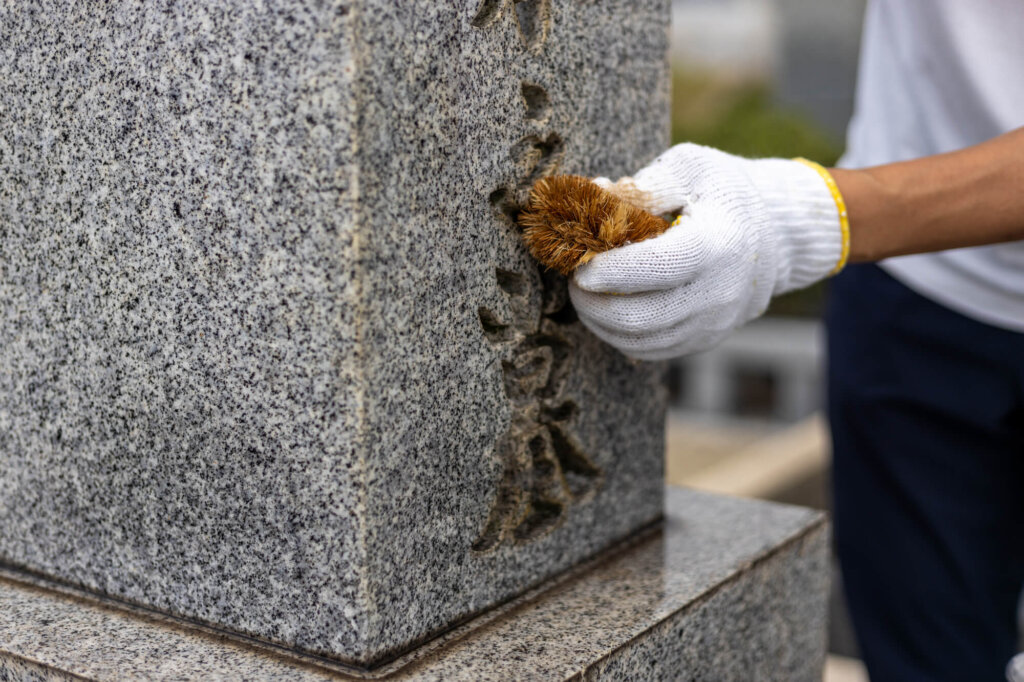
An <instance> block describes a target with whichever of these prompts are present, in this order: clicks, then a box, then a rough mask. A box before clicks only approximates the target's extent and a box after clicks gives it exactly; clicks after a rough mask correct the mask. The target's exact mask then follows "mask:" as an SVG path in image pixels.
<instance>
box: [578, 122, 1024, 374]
mask: <svg viewBox="0 0 1024 682" xmlns="http://www.w3.org/2000/svg"><path fill="white" fill-rule="evenodd" d="M1022 164H1024V131H1021V130H1018V131H1015V132H1013V133H1009V134H1007V135H1004V136H1001V137H999V138H995V139H994V140H992V141H990V142H986V143H984V144H982V145H978V146H976V147H972V148H969V149H966V150H963V151H960V152H954V153H952V154H943V155H937V156H933V157H926V158H924V159H919V160H917V161H910V162H904V163H897V164H889V165H885V166H878V167H875V168H870V169H864V170H858V171H847V170H833V171H832V173H831V175H832V177H834V178H835V182H836V184H837V185H838V187H839V189H840V194H841V195H842V197H843V198H844V199H845V206H846V209H847V215H848V218H849V221H848V226H849V229H848V230H846V231H845V234H844V230H843V225H842V222H843V221H842V220H840V215H839V210H838V208H837V204H836V202H835V201H834V199H833V195H832V193H831V192H830V191H829V189H828V186H827V184H826V182H825V180H824V179H823V177H828V174H827V173H825V174H824V175H822V174H820V173H819V172H816V171H815V170H813V169H811V168H809V167H807V166H806V165H804V164H801V163H798V162H796V161H790V160H784V159H759V160H751V159H742V158H740V157H736V156H732V155H729V154H725V153H724V152H721V151H718V150H715V149H710V148H707V147H700V146H697V145H690V144H684V145H677V146H676V147H673V148H672V149H670V150H668V151H667V152H665V153H664V154H662V155H661V156H660V157H658V159H656V160H655V161H654V162H653V163H651V164H650V165H649V166H647V167H645V168H644V169H642V170H641V171H639V172H638V173H637V174H636V175H635V176H634V177H632V178H624V179H622V180H620V181H619V183H616V185H614V186H612V189H613V191H614V190H615V189H616V188H624V189H626V190H628V192H627V193H629V194H632V195H634V196H635V191H637V190H638V191H639V192H640V193H642V194H643V195H644V196H646V197H647V198H648V203H647V206H646V207H647V208H648V209H649V210H651V211H652V212H654V213H666V212H671V211H676V210H680V209H681V210H682V217H681V218H680V219H679V221H678V223H677V224H676V225H674V226H673V227H672V228H671V229H669V230H668V231H667V232H666V233H665V234H663V235H661V236H659V237H656V238H654V239H650V240H647V241H645V242H638V243H635V244H628V245H626V246H624V247H620V248H618V249H613V250H612V251H609V252H607V253H605V254H600V255H598V256H597V257H595V258H594V259H593V260H592V261H591V262H590V263H588V264H587V265H585V266H583V267H581V268H580V269H579V270H578V271H577V272H576V274H575V275H574V277H573V280H572V282H571V283H570V293H571V295H572V298H573V301H574V303H575V305H576V309H577V311H578V313H579V315H580V318H581V319H582V320H583V322H584V323H585V324H587V326H588V327H589V328H590V329H591V330H592V331H593V332H594V333H595V334H597V335H598V336H599V337H601V338H602V339H604V340H605V341H607V342H608V343H610V344H612V345H614V346H616V347H618V348H619V349H620V350H622V351H623V352H624V353H626V354H627V355H630V356H632V357H636V358H645V359H659V358H667V357H674V356H678V355H685V354H687V353H691V352H695V351H699V350H704V349H706V348H709V347H711V346H713V345H715V344H716V343H718V342H719V341H721V339H723V338H724V337H725V336H727V335H728V334H730V333H731V332H732V331H733V330H735V329H736V328H737V327H739V326H741V325H742V324H744V323H746V322H747V321H749V320H750V319H753V318H754V317H757V316H758V315H760V314H761V313H763V312H764V310H765V309H766V308H767V306H768V302H769V300H770V299H771V297H772V296H775V295H778V294H780V293H784V292H786V291H791V290H794V289H798V288H801V287H804V286H808V285H810V284H813V283H814V282H816V281H818V280H820V279H823V278H824V277H827V276H828V275H830V274H832V273H834V272H835V271H836V270H837V269H840V268H841V267H842V265H843V264H844V262H845V261H844V257H843V254H844V253H848V254H849V257H850V260H852V261H856V262H862V261H867V260H873V259H880V258H885V257H888V256H893V255H900V254H906V253H918V252H925V251H932V250H939V249H945V248H952V247H957V246H971V245H979V244H987V243H995V242H1000V241H1008V240H1012V239H1017V238H1021V237H1022V236H1024V234H1022V233H1024V192H1022V191H1021V188H1022V187H1024V179H1022V176H1024V165H1022ZM603 184H608V183H603ZM846 239H848V241H847V242H846V245H845V248H844V240H846Z"/></svg>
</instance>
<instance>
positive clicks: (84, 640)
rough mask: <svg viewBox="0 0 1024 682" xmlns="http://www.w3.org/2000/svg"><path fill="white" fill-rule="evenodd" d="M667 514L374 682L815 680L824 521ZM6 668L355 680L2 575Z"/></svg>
mask: <svg viewBox="0 0 1024 682" xmlns="http://www.w3.org/2000/svg"><path fill="white" fill-rule="evenodd" d="M666 514H667V522H666V524H665V527H664V530H663V531H662V532H659V533H657V534H654V535H652V536H651V537H649V538H648V539H647V540H644V541H641V542H640V543H638V544H637V545H635V546H633V547H631V548H629V549H628V550H626V551H624V552H622V553H619V554H616V555H614V556H611V557H609V558H607V559H606V560H604V561H602V562H601V563H599V564H598V565H597V566H595V567H591V568H589V569H588V570H586V571H585V572H583V573H581V574H579V575H578V576H576V577H574V578H572V579H570V580H568V581H566V582H564V583H562V584H560V585H559V586H557V587H555V588H553V589H552V590H549V591H547V592H544V593H542V594H540V595H539V596H537V597H535V598H533V599H530V600H528V601H525V602H522V603H519V604H517V605H515V606H514V607H513V608H512V609H510V610H508V611H507V612H505V613H504V614H503V615H502V616H501V617H500V618H498V619H496V620H492V621H490V622H488V623H486V624H484V625H482V626H479V627H470V628H469V631H468V633H466V634H464V635H463V636H462V637H461V638H459V639H457V640H454V641H451V642H449V643H448V644H446V645H445V646H443V647H442V648H439V649H434V650H433V651H430V652H428V653H426V654H423V655H414V656H412V657H411V659H412V660H410V661H403V662H404V663H405V665H404V666H402V667H399V668H398V669H397V670H391V671H390V672H388V673H387V674H385V675H384V679H388V680H396V681H398V680H401V681H403V682H404V681H412V680H415V681H417V682H422V681H427V680H473V681H474V682H477V681H479V682H485V681H490V680H494V681H502V682H504V681H505V680H513V679H514V680H544V681H551V680H569V679H573V680H580V679H585V680H679V679H686V680H762V681H769V682H770V681H773V680H778V681H780V682H812V681H815V682H817V680H820V679H821V672H822V666H823V664H824V655H825V629H826V628H825V618H826V613H825V611H826V596H827V591H828V590H827V588H828V547H827V546H828V529H827V526H826V524H825V522H824V520H823V518H822V517H821V515H819V514H816V513H814V512H810V511H807V510H803V509H798V508H795V507H784V506H780V505H774V504H767V503H763V502H752V501H745V500H736V499H730V498H724V497H718V496H713V495H708V494H705V493H696V492H692V491H686V490H682V489H678V488H670V489H669V492H668V498H667V512H666ZM471 626H472V624H471ZM19 666H20V667H19ZM5 669H7V670H16V671H17V670H20V669H32V670H36V671H42V672H43V673H44V676H43V677H41V678H37V679H65V678H64V677H62V676H63V675H77V676H79V677H80V678H85V679H90V680H113V679H117V680H123V679H147V680H170V679H289V680H291V679H294V680H327V679H339V680H344V679H353V678H352V677H351V676H347V675H345V674H343V673H339V672H337V671H332V670H328V669H326V668H324V667H321V666H316V665H302V664H299V663H297V662H295V661H293V660H288V659H286V658H283V657H277V656H272V655H268V654H266V653H264V652H260V651H257V650H254V649H252V648H250V647H247V646H245V645H244V644H240V643H237V642H233V641H228V640H225V639H223V638H218V637H216V636H213V635H209V634H203V633H198V632H194V631H190V630H188V629H184V628H180V627H177V626H175V625H173V624H167V623H161V622H160V621H159V620H153V619H145V618H139V617H133V616H131V615H128V614H125V613H124V612H121V611H118V610H115V609H111V608H104V607H102V606H98V605H95V604H90V603H88V602H85V601H81V600H76V599H72V598H69V597H66V596H61V595H57V594H54V593H51V592H48V591H45V590H39V589H36V588H33V587H26V586H24V585H19V584H17V583H14V582H11V581H8V580H0V679H2V678H3V673H2V671H4V670H5ZM14 679H20V678H18V677H15V678H14Z"/></svg>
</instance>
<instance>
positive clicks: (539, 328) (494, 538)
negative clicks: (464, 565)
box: [473, 269, 603, 552]
mask: <svg viewBox="0 0 1024 682" xmlns="http://www.w3.org/2000/svg"><path fill="white" fill-rule="evenodd" d="M556 277H557V276H555V277H552V276H550V275H547V276H545V277H543V278H542V281H543V283H544V284H543V287H544V288H543V292H542V293H543V302H542V306H541V311H540V314H539V316H535V317H533V319H530V316H528V314H523V313H522V312H521V311H523V309H524V308H525V307H526V305H525V301H523V300H520V301H515V300H513V301H512V303H513V305H512V306H510V307H511V308H512V310H513V311H518V314H517V313H516V312H514V313H513V317H515V318H516V319H514V320H510V321H508V322H502V321H499V320H498V319H497V318H496V317H495V315H494V313H493V312H491V311H490V310H488V309H486V308H480V309H479V316H480V324H481V326H482V327H483V329H484V334H485V336H486V337H487V339H488V340H489V341H490V342H491V343H494V344H496V345H498V344H505V343H507V344H510V345H512V346H513V347H512V349H511V359H509V360H505V361H503V362H502V375H503V377H504V384H505V395H506V397H507V398H508V401H509V403H510V404H511V405H512V423H511V424H510V425H509V428H508V430H507V431H506V432H505V433H504V434H503V435H502V437H501V438H500V439H499V441H498V443H497V447H496V451H497V453H498V456H499V457H500V458H501V460H502V462H503V464H504V472H503V474H502V479H501V482H500V483H499V485H498V493H497V495H496V497H495V500H494V503H493V505H492V507H491V511H490V513H489V515H488V518H487V522H486V523H485V525H484V530H483V532H482V533H481V534H480V537H479V538H478V539H477V541H476V542H475V543H474V545H473V549H474V550H476V551H477V552H486V551H489V550H492V549H495V548H496V547H498V546H499V545H501V544H502V543H503V542H511V543H522V542H528V541H530V540H534V539H536V538H539V537H541V536H543V535H545V534H547V533H548V532H550V531H552V530H554V529H555V528H556V527H557V526H558V525H559V524H560V523H562V522H563V521H564V520H565V517H566V514H567V513H568V509H569V506H570V505H571V504H572V503H573V502H579V501H582V500H585V499H588V498H589V497H591V496H592V495H593V494H594V492H595V491H596V490H597V488H598V487H599V486H600V484H601V480H602V478H603V472H602V471H601V469H600V468H599V467H598V466H597V465H596V464H594V462H593V461H592V460H591V459H590V457H589V456H587V454H586V453H585V452H583V450H582V448H581V447H580V446H579V444H578V443H577V441H576V440H575V438H574V437H573V436H572V434H571V432H570V429H569V423H570V422H571V421H572V418H573V417H574V416H575V414H576V410H577V406H576V403H574V402H573V401H572V400H569V399H566V398H565V396H564V384H565V380H566V376H567V374H568V370H569V358H570V355H571V353H572V350H573V348H572V345H571V343H570V341H569V340H568V337H567V336H566V335H565V334H564V333H563V327H564V325H566V324H572V323H573V322H574V321H575V319H576V318H575V313H574V312H573V311H572V305H571V304H570V303H569V301H568V295H567V293H566V292H565V291H564V287H565V281H564V279H562V278H560V277H557V278H556ZM495 279H496V281H497V284H498V286H499V287H500V288H501V289H502V291H504V292H505V293H506V294H507V295H508V296H509V297H510V298H513V299H515V298H519V299H525V298H526V295H527V291H526V284H527V279H526V277H525V276H524V275H522V274H519V273H515V272H511V271H508V270H502V269H498V270H497V271H496V272H495Z"/></svg>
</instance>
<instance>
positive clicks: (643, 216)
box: [518, 175, 670, 275]
mask: <svg viewBox="0 0 1024 682" xmlns="http://www.w3.org/2000/svg"><path fill="white" fill-rule="evenodd" d="M518 222H519V226H520V227H521V228H522V230H523V239H524V240H525V241H526V245H527V247H528V248H529V249H530V253H531V254H532V255H533V257H534V258H536V259H537V260H538V261H540V263H541V264H543V265H545V266H547V267H549V268H551V269H553V270H557V271H558V272H560V273H562V274H563V275H570V274H572V272H573V270H575V269H576V268H577V267H579V266H580V265H583V264H584V263H586V262H587V261H589V260H590V259H591V258H593V257H594V256H596V255H597V254H599V253H601V252H603V251H608V250H609V249H613V248H615V247H617V246H622V245H624V244H629V243H631V242H639V241H643V240H644V239H650V238H651V237H657V236H658V235H659V234H661V233H662V232H664V231H665V230H667V229H668V228H669V227H670V224H669V222H668V221H667V220H665V219H663V218H660V217H658V216H655V215H652V214H650V213H648V212H647V211H645V210H643V209H642V208H639V207H637V206H636V205H635V204H634V203H631V202H630V201H628V200H627V199H626V198H623V196H622V195H620V194H618V193H613V192H611V191H608V190H605V189H603V188H601V187H600V186H598V185H596V184H594V183H593V182H591V181H590V180H589V179H587V178H583V177H580V176H577V175H555V176H552V177H548V178H543V179H541V180H539V181H537V183H536V184H535V185H534V186H533V189H532V190H531V191H530V200H529V204H528V205H527V207H526V208H525V209H524V210H523V211H522V212H521V213H520V214H519V216H518Z"/></svg>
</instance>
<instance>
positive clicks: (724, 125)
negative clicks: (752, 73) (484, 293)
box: [672, 70, 842, 165]
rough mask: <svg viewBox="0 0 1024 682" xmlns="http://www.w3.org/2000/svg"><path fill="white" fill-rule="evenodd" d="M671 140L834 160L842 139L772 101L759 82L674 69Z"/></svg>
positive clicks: (744, 151) (743, 152)
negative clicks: (730, 79) (734, 79)
mask: <svg viewBox="0 0 1024 682" xmlns="http://www.w3.org/2000/svg"><path fill="white" fill-rule="evenodd" d="M672 81H673V82H672V142H673V143H676V142H697V143H699V144H706V145H709V146H712V147H717V148H719V149H722V150H725V151H727V152H730V153H733V154H739V155H740V156H750V157H759V156H782V157H786V158H790V157H794V156H805V157H807V158H809V159H812V160H814V161H817V162H818V163H822V164H825V165H829V164H832V163H835V161H836V159H838V158H839V154H840V153H841V152H842V144H841V142H840V141H839V140H836V139H834V138H833V136H831V135H829V134H828V133H827V132H826V131H824V130H823V129H822V128H821V127H820V126H818V125H816V124H815V123H814V122H813V121H811V120H810V119H809V118H808V117H806V116H803V115H801V114H800V113H797V112H794V111H789V110H786V109H782V108H780V107H778V106H776V105H775V104H774V103H773V101H772V96H771V91H770V90H769V89H768V87H766V86H765V85H764V84H763V83H759V82H751V81H729V80H725V79H722V78H714V77H712V76H709V75H706V74H699V73H693V72H686V71H680V70H677V71H676V72H675V73H674V75H673V78H672Z"/></svg>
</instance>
